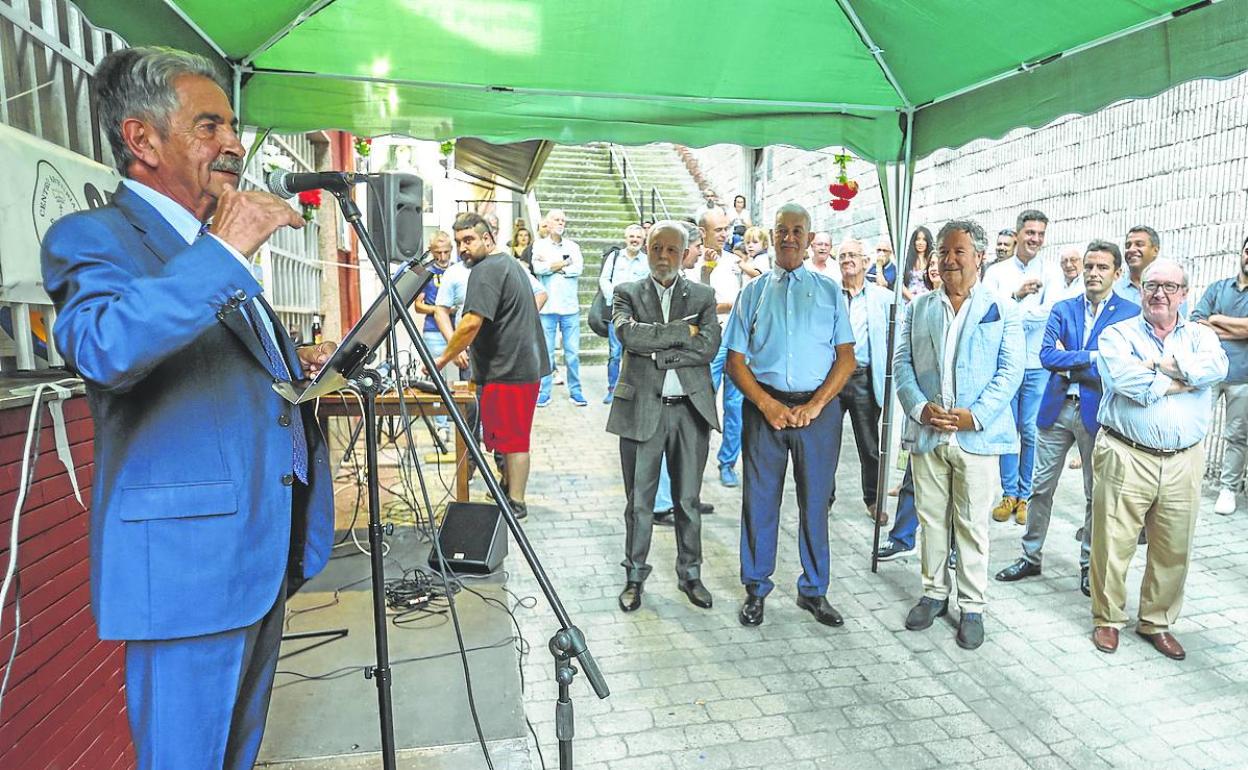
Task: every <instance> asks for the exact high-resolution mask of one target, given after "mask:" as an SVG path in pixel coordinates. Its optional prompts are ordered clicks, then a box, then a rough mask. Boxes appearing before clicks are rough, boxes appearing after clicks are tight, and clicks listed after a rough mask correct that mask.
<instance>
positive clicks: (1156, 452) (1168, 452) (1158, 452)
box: [1101, 425, 1200, 457]
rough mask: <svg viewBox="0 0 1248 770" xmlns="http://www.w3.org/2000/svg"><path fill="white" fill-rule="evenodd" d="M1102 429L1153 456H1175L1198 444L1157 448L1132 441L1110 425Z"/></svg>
mask: <svg viewBox="0 0 1248 770" xmlns="http://www.w3.org/2000/svg"><path fill="white" fill-rule="evenodd" d="M1101 430H1103V431H1105V432H1106V433H1108V434H1109V435H1110V436H1112V437H1114V438H1115V439H1117V440H1118V441H1121V442H1122V443H1124V444H1126V445H1127V446H1129V447H1131V448H1132V449H1138V450H1139V451H1141V452H1143V453H1144V454H1148V455H1152V456H1153V457H1174V456H1175V455H1177V454H1182V453H1183V452H1186V451H1187V450H1189V449H1191V448H1192V447H1193V446H1196V444H1192V446H1185V447H1183V448H1182V449H1156V448H1154V447H1151V446H1145V445H1144V444H1141V443H1140V442H1138V441H1132V440H1131V439H1129V438H1127V437H1126V436H1124V435H1122V434H1121V433H1119V432H1118V431H1116V430H1114V429H1113V428H1111V427H1109V426H1108V425H1102V426H1101ZM1197 443H1200V442H1197Z"/></svg>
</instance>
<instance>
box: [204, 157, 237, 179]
mask: <svg viewBox="0 0 1248 770" xmlns="http://www.w3.org/2000/svg"><path fill="white" fill-rule="evenodd" d="M208 169H209V170H210V171H225V172H228V173H230V174H233V175H234V176H242V175H243V159H242V158H240V157H238V156H236V155H222V156H221V157H219V158H217V159H216V160H214V161H213V162H212V165H211V166H209V167H208Z"/></svg>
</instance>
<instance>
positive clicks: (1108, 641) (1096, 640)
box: [1092, 626, 1118, 653]
mask: <svg viewBox="0 0 1248 770" xmlns="http://www.w3.org/2000/svg"><path fill="white" fill-rule="evenodd" d="M1092 644H1093V646H1095V647H1096V649H1098V650H1100V651H1101V652H1107V653H1113V652H1114V651H1116V650H1117V649H1118V629H1116V628H1114V627H1113V626H1097V627H1096V628H1094V629H1092Z"/></svg>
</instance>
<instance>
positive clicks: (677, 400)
mask: <svg viewBox="0 0 1248 770" xmlns="http://www.w3.org/2000/svg"><path fill="white" fill-rule="evenodd" d="M688 401H689V397H688V396H663V403H664V404H685V403H688Z"/></svg>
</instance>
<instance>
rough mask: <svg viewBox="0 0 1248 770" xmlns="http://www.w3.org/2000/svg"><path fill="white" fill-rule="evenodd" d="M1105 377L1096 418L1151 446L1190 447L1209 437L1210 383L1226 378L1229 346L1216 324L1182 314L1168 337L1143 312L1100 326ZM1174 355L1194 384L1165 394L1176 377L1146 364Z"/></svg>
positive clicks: (1106, 425) (1182, 370) (1102, 373)
mask: <svg viewBox="0 0 1248 770" xmlns="http://www.w3.org/2000/svg"><path fill="white" fill-rule="evenodd" d="M1098 347H1099V361H1098V363H1097V367H1098V368H1099V370H1100V373H1101V383H1102V385H1103V386H1104V389H1105V394H1104V396H1103V397H1102V398H1101V408H1100V411H1098V412H1097V422H1099V423H1100V424H1101V425H1104V426H1105V427H1107V428H1111V429H1113V430H1115V431H1117V432H1118V433H1121V434H1122V435H1124V436H1126V437H1127V438H1129V439H1131V440H1132V441H1135V442H1137V443H1140V444H1143V445H1144V446H1148V447H1152V448H1153V449H1165V450H1173V449H1186V448H1188V447H1190V446H1192V445H1194V444H1196V443H1197V442H1199V441H1200V440H1201V439H1203V438H1204V437H1205V434H1207V433H1208V432H1209V421H1210V418H1211V417H1212V412H1213V396H1212V392H1211V390H1210V389H1211V387H1212V386H1213V385H1216V384H1217V383H1219V382H1221V381H1222V380H1223V379H1225V378H1226V370H1227V360H1226V352H1225V351H1224V350H1222V345H1221V344H1220V343H1219V342H1218V335H1216V334H1215V333H1214V332H1213V330H1212V329H1209V328H1208V327H1205V326H1201V325H1200V324H1197V323H1191V322H1189V321H1185V320H1184V319H1182V318H1180V319H1179V321H1178V324H1177V325H1176V326H1175V328H1174V330H1173V331H1172V332H1170V334H1168V335H1166V339H1165V340H1164V341H1162V340H1159V339H1158V338H1157V335H1156V334H1154V333H1153V330H1152V327H1151V326H1149V325H1148V322H1147V321H1145V320H1144V316H1143V315H1139V316H1136V317H1134V318H1128V319H1127V320H1125V321H1119V322H1118V323H1116V324H1113V325H1111V326H1109V327H1107V328H1106V329H1105V331H1103V332H1101V337H1100V342H1099V345H1098ZM1167 356H1173V357H1174V361H1175V364H1176V365H1177V367H1178V369H1179V371H1180V372H1182V374H1183V380H1184V381H1185V382H1186V383H1187V384H1188V385H1191V386H1192V387H1194V388H1195V390H1192V391H1188V392H1183V393H1172V394H1170V395H1166V391H1167V390H1168V389H1169V388H1170V385H1171V384H1172V383H1174V382H1175V380H1173V379H1171V378H1170V377H1169V376H1168V375H1166V374H1164V373H1162V372H1160V371H1153V370H1152V369H1150V368H1149V367H1147V366H1145V365H1144V362H1145V361H1148V360H1151V359H1162V358H1165V357H1167Z"/></svg>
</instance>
